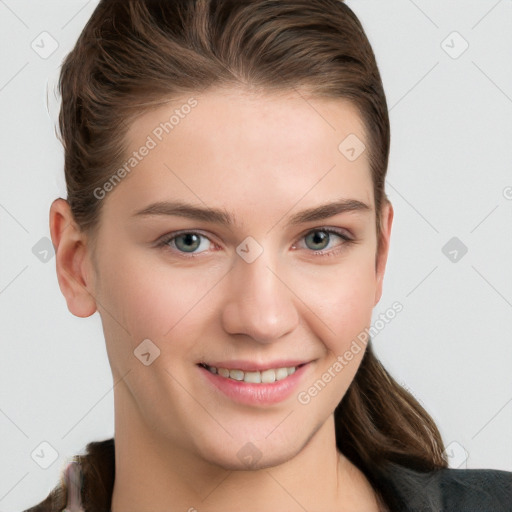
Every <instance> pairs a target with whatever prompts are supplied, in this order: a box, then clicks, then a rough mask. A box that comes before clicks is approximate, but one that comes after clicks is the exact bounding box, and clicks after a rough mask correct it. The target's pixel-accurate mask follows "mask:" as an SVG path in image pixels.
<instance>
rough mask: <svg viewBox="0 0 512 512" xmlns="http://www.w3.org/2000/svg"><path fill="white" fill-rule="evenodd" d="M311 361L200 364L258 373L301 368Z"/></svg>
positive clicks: (236, 360) (233, 360)
mask: <svg viewBox="0 0 512 512" xmlns="http://www.w3.org/2000/svg"><path fill="white" fill-rule="evenodd" d="M308 362H309V361H304V360H302V361H300V360H298V359H278V360H276V361H272V362H269V363H257V362H254V361H243V360H242V359H232V360H230V361H218V362H216V363H215V362H213V363H212V362H206V361H202V362H201V363H200V364H206V365H208V366H215V368H227V369H228V370H242V371H244V372H258V371H263V370H268V369H269V368H273V369H274V370H275V369H277V368H290V367H292V366H300V365H303V364H306V363H308Z"/></svg>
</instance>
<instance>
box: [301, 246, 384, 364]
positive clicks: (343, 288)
mask: <svg viewBox="0 0 512 512" xmlns="http://www.w3.org/2000/svg"><path fill="white" fill-rule="evenodd" d="M322 272H323V273H321V274H318V275H317V276H316V278H315V281H314V283H315V284H314V286H312V285H311V284H310V285H309V290H310V291H311V293H309V294H308V295H307V297H308V298H307V299H306V300H305V302H306V303H309V304H308V306H310V308H311V310H312V311H314V312H315V313H316V314H317V315H318V317H319V319H321V320H322V321H323V323H324V324H325V326H324V329H323V332H324V333H325V336H323V339H322V341H323V342H324V344H325V345H326V347H327V348H328V349H329V350H330V351H332V352H334V353H337V354H339V353H340V352H341V353H343V352H344V351H345V350H346V348H345V347H346V346H347V345H349V344H350V342H351V341H352V340H353V339H354V338H356V337H357V336H358V334H360V333H361V332H362V331H364V329H365V328H366V327H368V326H369V325H370V323H371V316H372V311H373V305H374V297H375V289H376V285H377V280H376V275H375V262H374V258H373V256H371V255H370V256H367V255H363V254H359V255H358V256H357V258H354V261H353V262H349V261H348V260H347V262H346V264H343V265H340V266H338V267H335V266H332V267H330V268H326V269H323V271H322ZM303 289H304V288H303Z"/></svg>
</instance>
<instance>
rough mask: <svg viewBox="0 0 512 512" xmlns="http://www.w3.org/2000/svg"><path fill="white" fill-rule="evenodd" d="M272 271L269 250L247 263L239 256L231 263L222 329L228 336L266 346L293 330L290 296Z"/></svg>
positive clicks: (273, 265)
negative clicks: (236, 336) (235, 336)
mask: <svg viewBox="0 0 512 512" xmlns="http://www.w3.org/2000/svg"><path fill="white" fill-rule="evenodd" d="M276 268H278V265H277V263H276V258H274V257H272V256H271V255H270V251H263V252H262V253H261V254H260V255H259V256H258V257H257V258H256V259H255V260H254V261H252V262H250V263H249V262H248V261H246V260H244V259H243V257H239V258H238V259H237V260H235V263H234V267H233V268H232V271H231V276H230V290H229V294H230V298H229V300H228V302H227V304H226V307H225V311H224V327H225V329H226V331H228V332H229V333H230V334H245V335H247V336H250V337H251V338H253V339H254V340H256V341H259V342H261V343H270V342H272V341H275V340H277V339H279V338H281V337H282V336H284V335H285V334H287V333H288V332H290V331H292V330H293V329H294V328H295V327H296V325H297V321H298V314H297V311H296V308H295V303H294V295H293V293H292V292H291V291H290V290H289V289H288V287H287V286H286V285H285V284H284V282H283V281H285V279H283V278H281V277H280V276H279V271H278V270H276ZM283 277H284V276H283Z"/></svg>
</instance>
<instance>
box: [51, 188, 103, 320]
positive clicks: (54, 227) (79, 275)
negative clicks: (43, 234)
mask: <svg viewBox="0 0 512 512" xmlns="http://www.w3.org/2000/svg"><path fill="white" fill-rule="evenodd" d="M50 233H51V237H52V243H53V246H54V248H55V261H56V266H57V279H58V281H59V287H60V290H61V292H62V294H63V295H64V297H65V298H66V302H67V305H68V309H69V311H70V312H71V313H73V315H75V316H78V317H82V318H85V317H88V316H91V315H92V314H93V313H94V312H95V311H96V300H95V298H94V296H93V291H94V289H93V286H92V284H93V281H92V265H91V262H90V255H89V251H88V246H87V238H86V236H85V234H84V233H83V232H82V231H81V230H80V229H79V227H78V225H77V224H76V222H75V221H74V219H73V215H72V213H71V208H70V206H69V203H68V202H67V201H66V200H64V199H61V198H59V199H56V200H55V201H53V203H52V205H51V207H50Z"/></svg>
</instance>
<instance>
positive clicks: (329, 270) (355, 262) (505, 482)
mask: <svg viewBox="0 0 512 512" xmlns="http://www.w3.org/2000/svg"><path fill="white" fill-rule="evenodd" d="M60 86H61V92H62V109H61V114H60V128H61V132H62V137H63V143H64V147H65V173H66V181H67V187H68V198H67V201H65V200H63V199H57V200H56V201H54V203H53V204H52V207H51V212H50V229H51V235H52V241H53V244H54V246H55V250H56V261H57V273H58V279H59V285H60V287H61V290H62V292H63V294H64V296H65V298H66V300H67V305H68V308H69V310H70V311H71V312H72V313H73V314H74V315H76V316H79V317H87V316H90V315H92V314H93V313H94V312H95V311H98V312H99V313H100V316H101V318H102V323H103V329H104V333H105V341H106V346H107V352H108V357H109V362H110V366H111V368H112V374H113V379H114V382H115V383H116V385H115V387H114V401H115V436H114V438H113V439H110V440H105V441H103V442H96V443H90V444H89V445H88V454H87V455H85V456H77V457H76V462H75V463H72V464H70V465H69V466H68V467H67V468H66V471H65V473H64V475H63V482H62V485H61V486H59V487H57V488H56V489H55V490H54V491H53V492H52V493H51V494H50V495H49V496H48V498H47V499H46V500H45V501H44V502H42V503H41V504H39V505H38V506H36V507H33V508H32V509H30V510H31V511H32V512H34V511H59V512H60V511H62V510H63V509H64V508H65V507H66V510H68V511H73V512H74V511H79V510H83V511H86V512H89V511H94V512H99V511H109V510H110V511H112V512H121V511H122V512H150V511H151V512H154V511H158V510H166V511H174V510H176V511H178V510H189V511H194V510H197V511H202V510H205V511H206V510H207V511H211V512H215V511H220V510H224V511H225V510H229V511H235V510H236V511H238V510H243V511H245V512H250V511H259V510H266V509H269V508H270V509H278V510H286V511H290V512H292V511H296V510H297V511H299V510H308V511H322V512H326V511H346V512H348V511H365V512H373V511H379V510H380V511H383V510H388V511H397V510H414V511H416V510H418V511H420V510H421V511H423V510H425V511H427V510H429V511H434V510H435V511H438V510H443V511H448V510H454V511H455V510H457V511H464V510H466V511H476V510H501V511H505V510H511V503H512V490H511V486H512V483H511V482H512V474H511V473H509V472H505V471H493V470H454V469H451V470H450V469H447V463H446V460H445V458H444V456H443V450H444V446H443V442H442V439H441V436H440V434H439V431H438V429H437V427H436V425H435V424H434V422H433V421H432V419H431V418H430V416H429V415H428V413H427V412H426V411H425V410H424V409H423V408H422V407H421V406H420V405H419V403H418V402H417V401H416V400H415V399H414V398H413V397H412V395H411V394H410V393H408V392H407V391H406V390H404V389H403V388H402V387H401V386H399V385H398V384H397V383H396V382H395V381H394V380H393V379H392V377H391V376H390V375H389V374H388V373H387V372H386V370H385V369H384V368H383V367H382V365H381V364H380V363H379V361H378V360H377V359H376V357H375V355H374V354H373V352H372V347H371V340H370V337H369V335H368V333H369V332H370V330H369V327H370V323H371V313H372V310H373V308H374V306H375V305H376V304H377V303H378V301H379V300H380V297H381V293H382V281H383V276H384V270H385V265H386V259H387V255H388V250H389V242H390V234H391V225H392V220H393V208H392V205H391V203H390V202H389V200H388V199H387V197H386V194H385V190H384V182H385V175H386V170H387V163H388V154H389V138H390V135H389V119H388V111H387V105H386V99H385V96H384V92H383V88H382V83H381V78H380V74H379V71H378V68H377V65H376V62H375V57H374V54H373V52H372V49H371V47H370V45H369V42H368V40H367V38H366V35H365V33H364V31H363V29H362V27H361V24H360V23H359V21H358V20H357V18H356V17H355V15H354V14H353V13H352V11H351V10H350V9H349V8H348V7H347V6H346V5H345V4H343V3H342V2H340V1H337V0H314V1H312V0H281V1H279V2H275V1H273V0H258V1H251V2H240V1H239V0H238V1H227V0H223V1H209V0H200V1H199V0H198V1H184V0H182V1H173V2H167V1H164V0H161V1H149V0H148V1H143V0H124V1H113V0H103V1H101V2H100V4H99V5H98V7H97V8H96V10H95V11H94V13H93V15H92V17H91V19H90V20H89V22H88V24H87V25H86V27H85V28H84V30H83V32H82V34H81V36H80V38H79V40H78V42H77V44H76V46H75V48H74V50H73V51H72V52H71V53H70V54H69V56H68V57H67V59H66V61H65V63H64V65H63V69H62V73H61V79H60ZM399 308H400V304H396V310H397V311H398V310H399ZM114 440H115V444H114Z"/></svg>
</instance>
